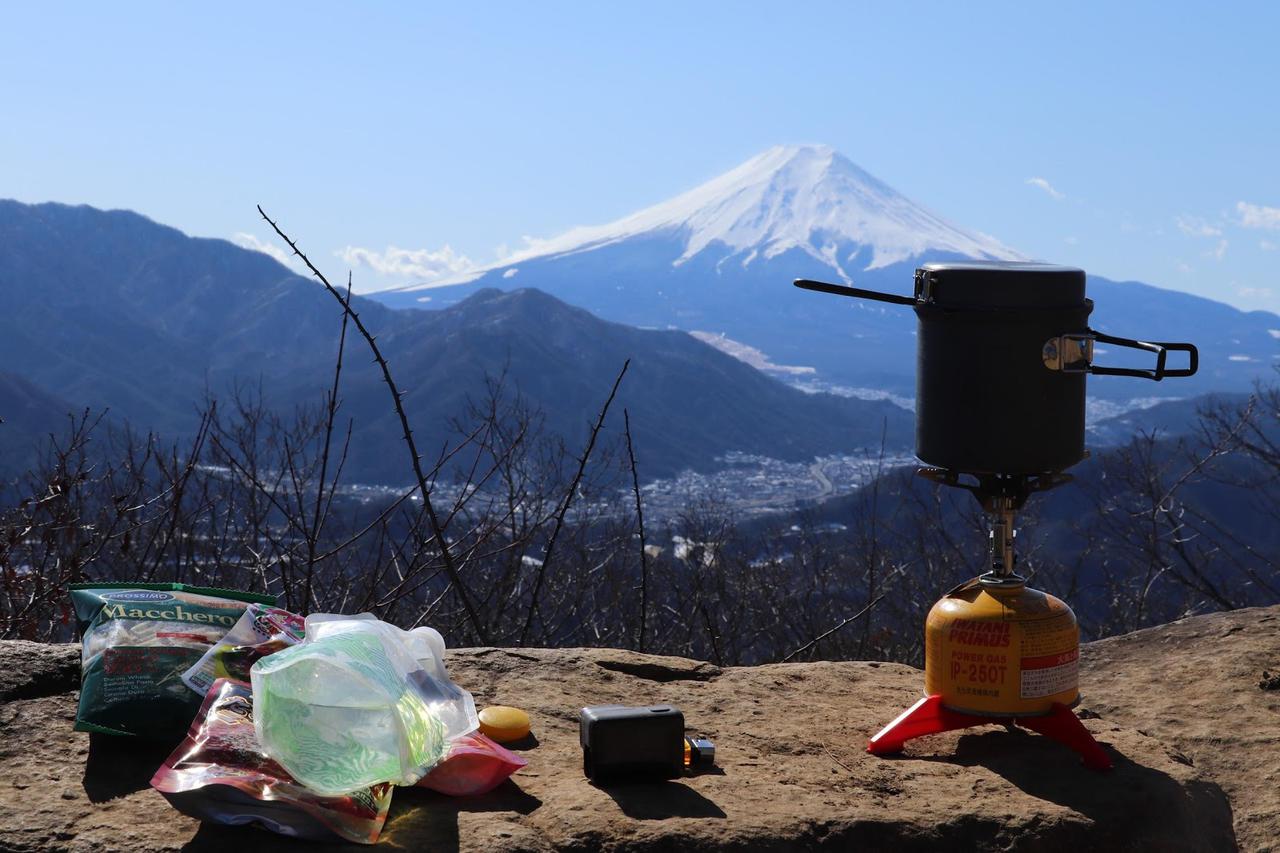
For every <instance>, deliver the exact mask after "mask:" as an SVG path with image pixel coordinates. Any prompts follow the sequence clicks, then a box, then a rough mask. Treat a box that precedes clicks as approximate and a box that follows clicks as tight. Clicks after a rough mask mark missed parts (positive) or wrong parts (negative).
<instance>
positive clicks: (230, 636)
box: [182, 604, 303, 696]
mask: <svg viewBox="0 0 1280 853" xmlns="http://www.w3.org/2000/svg"><path fill="white" fill-rule="evenodd" d="M302 637H303V621H302V617H301V616H298V615H297V614H295V613H290V612H289V611H288V610H281V609H280V608H278V607H267V606H266V605H265V604H250V605H249V608H248V609H247V610H245V612H244V615H243V616H241V617H240V621H238V622H236V624H235V625H234V626H233V627H232V628H231V630H230V631H228V632H227V633H226V634H225V635H224V636H223V638H222V639H221V640H219V641H218V642H217V643H216V644H215V645H214V646H213V647H212V648H210V649H209V650H208V651H207V652H205V653H204V657H202V658H200V660H199V661H197V662H196V664H195V666H193V667H191V669H188V670H187V671H186V673H184V674H183V676H182V680H183V681H184V682H186V685H187V686H188V687H190V688H191V689H192V690H194V691H196V692H197V693H199V694H200V695H201V696H203V695H204V694H205V693H207V692H208V690H209V688H210V687H211V686H212V685H213V682H215V681H217V680H218V679H219V678H234V679H235V680H236V681H246V682H247V681H248V680H249V668H250V667H251V666H253V665H254V664H255V663H257V661H258V660H259V659H260V658H264V657H266V656H267V655H270V654H274V653H275V652H278V651H280V650H282V649H286V648H288V647H289V646H293V645H297V644H298V643H300V642H301V641H302Z"/></svg>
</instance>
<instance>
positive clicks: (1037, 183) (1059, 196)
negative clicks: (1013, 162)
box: [1027, 178, 1066, 201]
mask: <svg viewBox="0 0 1280 853" xmlns="http://www.w3.org/2000/svg"><path fill="white" fill-rule="evenodd" d="M1027 183H1028V184H1030V185H1031V186H1033V187H1039V188H1040V189H1042V190H1044V191H1045V192H1046V193H1048V194H1049V196H1050V197H1051V198H1053V199H1054V200H1056V201H1062V200H1063V199H1064V198H1066V195H1065V194H1064V193H1060V192H1058V191H1057V190H1056V189H1054V188H1053V184H1051V183H1049V182H1048V181H1046V180H1045V179H1044V178H1027Z"/></svg>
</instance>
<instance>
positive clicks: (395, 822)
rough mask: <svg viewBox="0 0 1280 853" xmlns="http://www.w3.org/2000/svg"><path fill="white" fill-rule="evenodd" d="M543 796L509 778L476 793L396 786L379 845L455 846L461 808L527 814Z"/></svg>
mask: <svg viewBox="0 0 1280 853" xmlns="http://www.w3.org/2000/svg"><path fill="white" fill-rule="evenodd" d="M541 806H542V800H539V799H538V798H537V797H535V796H533V795H532V794H528V793H526V792H525V791H523V790H522V789H521V788H520V786H519V785H517V784H516V783H515V782H513V781H512V780H510V779H508V780H507V781H505V782H503V783H502V784H501V785H499V786H498V787H496V788H494V789H493V790H492V791H490V792H489V793H487V794H482V795H480V796H478V797H449V796H446V795H444V794H438V793H436V792H434V791H430V790H427V789H426V788H397V789H396V793H395V796H394V798H393V799H392V800H391V813H390V814H388V815H387V823H386V826H384V827H383V828H382V837H381V839H379V841H378V844H379V846H382V845H384V844H385V845H387V846H389V847H390V848H392V849H398V848H403V849H406V850H457V849H458V846H459V844H460V839H459V835H458V815H459V814H460V813H462V812H487V813H491V814H496V813H500V812H506V813H508V814H516V815H527V814H530V813H531V812H533V811H534V810H536V809H538V808H539V807H541Z"/></svg>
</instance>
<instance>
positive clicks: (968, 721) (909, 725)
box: [867, 694, 1088, 755]
mask: <svg viewBox="0 0 1280 853" xmlns="http://www.w3.org/2000/svg"><path fill="white" fill-rule="evenodd" d="M1073 719H1074V718H1073ZM998 722H1000V721H999V720H993V719H991V718H989V717H976V716H974V715H972V714H962V713H960V712H959V711H952V710H950V709H949V708H946V707H944V706H943V704H942V697H941V696H939V695H936V694H935V695H933V696H926V697H924V698H923V699H921V700H920V701H919V702H917V703H916V704H914V705H912V706H911V707H910V708H908V709H907V710H905V711H903V712H902V713H901V714H899V715H898V718H897V719H896V720H894V721H893V722H892V723H890V724H889V725H887V726H885V727H884V728H883V729H881V730H880V731H879V732H878V733H877V734H876V735H875V736H874V737H872V738H871V740H869V741H867V752H870V753H871V754H873V755H888V754H889V753H892V752H898V751H900V750H901V749H902V745H903V744H904V743H906V742H907V741H909V740H911V739H912V738H918V737H921V736H923V735H935V734H938V733H939V732H949V731H952V730H953V729H967V728H969V727H970V726H981V725H986V724H987V723H998ZM1086 734H1088V732H1086Z"/></svg>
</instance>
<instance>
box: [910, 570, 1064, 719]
mask: <svg viewBox="0 0 1280 853" xmlns="http://www.w3.org/2000/svg"><path fill="white" fill-rule="evenodd" d="M924 645H925V664H924V684H925V694H926V695H938V696H941V697H942V704H943V705H945V706H946V707H948V708H950V709H952V710H954V711H961V712H964V713H968V714H978V715H984V716H1011V717H1012V716H1028V715H1036V714H1047V713H1049V712H1050V711H1051V710H1052V708H1053V705H1054V704H1055V703H1059V704H1062V705H1066V706H1068V707H1070V706H1072V705H1074V704H1075V703H1076V702H1077V701H1078V700H1079V698H1080V689H1079V660H1080V629H1079V627H1078V626H1077V625H1076V617H1075V614H1074V613H1072V612H1071V608H1069V607H1067V605H1066V604H1064V603H1063V602H1062V600H1061V599H1058V598H1055V597H1054V596H1052V595H1049V594H1048V593H1044V592H1040V591H1039V590H1035V589H1028V588H1027V587H1026V585H1025V584H1023V583H1022V582H1021V580H1020V579H1016V576H1015V578H1014V579H1007V580H1003V581H1000V582H996V583H990V582H984V581H982V580H979V579H977V578H974V579H973V580H970V581H968V582H966V583H963V584H961V585H960V586H958V587H956V588H955V589H953V590H951V591H950V592H948V593H947V594H946V595H945V596H943V597H942V598H941V599H940V600H939V601H938V603H937V604H935V605H934V606H933V609H932V610H930V611H929V617H928V619H927V620H926V622H925V635H924Z"/></svg>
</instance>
